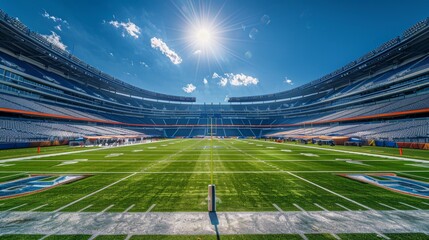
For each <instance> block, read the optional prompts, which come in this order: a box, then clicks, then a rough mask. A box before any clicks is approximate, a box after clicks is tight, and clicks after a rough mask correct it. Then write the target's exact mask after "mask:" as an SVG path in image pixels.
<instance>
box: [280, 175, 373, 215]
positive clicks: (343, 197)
mask: <svg viewBox="0 0 429 240" xmlns="http://www.w3.org/2000/svg"><path fill="white" fill-rule="evenodd" d="M285 173H287V174H289V175H291V176H294V177H295V178H298V179H301V180H303V181H304V182H307V183H310V184H311V185H313V186H316V187H318V188H320V189H322V190H325V191H326V192H329V193H331V194H334V195H336V196H338V197H340V198H342V199H345V200H347V201H349V202H352V203H354V204H356V205H358V206H360V207H363V208H365V209H367V210H372V209H371V208H370V207H368V206H365V205H363V204H362V203H358V202H356V201H355V200H352V199H350V198H348V197H345V196H343V195H341V194H339V193H336V192H334V191H332V190H329V189H327V188H325V187H322V186H320V185H319V184H316V183H314V182H312V181H310V180H307V179H305V178H303V177H300V176H298V175H296V174H293V173H291V172H287V171H285Z"/></svg>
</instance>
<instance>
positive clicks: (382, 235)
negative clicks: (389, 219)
mask: <svg viewBox="0 0 429 240" xmlns="http://www.w3.org/2000/svg"><path fill="white" fill-rule="evenodd" d="M374 233H375V234H377V236H378V237H381V238H384V239H387V240H389V239H390V238H389V237H388V236H386V235H384V234H383V233H381V232H377V231H375V232H374Z"/></svg>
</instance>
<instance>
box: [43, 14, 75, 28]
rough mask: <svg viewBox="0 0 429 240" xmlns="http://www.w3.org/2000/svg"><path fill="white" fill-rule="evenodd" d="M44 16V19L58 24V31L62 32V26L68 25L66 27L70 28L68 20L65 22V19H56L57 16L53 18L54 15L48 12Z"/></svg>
mask: <svg viewBox="0 0 429 240" xmlns="http://www.w3.org/2000/svg"><path fill="white" fill-rule="evenodd" d="M42 16H43V17H44V18H47V19H49V20H52V21H53V22H55V23H58V25H56V26H55V27H54V28H55V29H56V30H57V31H62V30H63V29H62V25H61V24H64V25H66V27H67V28H70V27H69V23H68V22H67V21H66V20H64V19H62V18H60V17H55V16H53V15H50V14H49V13H48V12H46V11H45V12H44V13H43V14H42Z"/></svg>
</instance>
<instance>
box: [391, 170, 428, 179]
mask: <svg viewBox="0 0 429 240" xmlns="http://www.w3.org/2000/svg"><path fill="white" fill-rule="evenodd" d="M404 172H406V171H401V172H396V173H399V174H403V175H408V176H410V177H417V178H422V179H428V180H429V178H428V177H422V176H419V175H415V174H411V173H404ZM412 172H417V171H412Z"/></svg>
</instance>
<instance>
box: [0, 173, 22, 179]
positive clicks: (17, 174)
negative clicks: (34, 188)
mask: <svg viewBox="0 0 429 240" xmlns="http://www.w3.org/2000/svg"><path fill="white" fill-rule="evenodd" d="M23 174H26V172H21V173H16V174H12V175H7V176H3V177H0V179H2V178H8V177H14V176H19V175H23Z"/></svg>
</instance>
